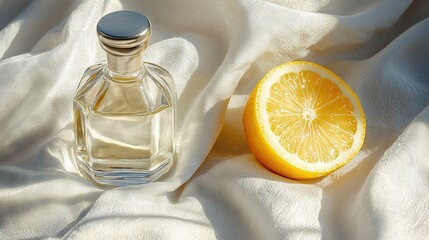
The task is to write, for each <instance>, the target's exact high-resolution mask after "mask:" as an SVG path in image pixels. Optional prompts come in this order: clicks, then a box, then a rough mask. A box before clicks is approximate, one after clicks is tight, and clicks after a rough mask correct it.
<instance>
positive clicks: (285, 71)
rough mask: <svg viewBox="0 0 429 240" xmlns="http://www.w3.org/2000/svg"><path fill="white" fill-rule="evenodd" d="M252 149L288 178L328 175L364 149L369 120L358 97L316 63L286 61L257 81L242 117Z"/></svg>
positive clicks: (267, 165) (261, 158)
mask: <svg viewBox="0 0 429 240" xmlns="http://www.w3.org/2000/svg"><path fill="white" fill-rule="evenodd" d="M243 124H244V130H245V133H246V137H247V141H248V144H249V147H250V149H251V150H252V152H253V153H254V155H255V157H256V158H257V159H258V161H260V162H261V163H262V164H263V165H264V166H266V167H267V168H268V169H270V170H272V171H273V172H276V173H278V174H280V175H283V176H285V177H290V178H294V179H308V178H316V177H320V176H325V175H327V174H329V173H330V172H332V171H334V170H336V169H338V168H339V167H341V166H343V165H344V164H346V163H347V162H349V161H350V160H351V159H352V158H353V157H354V156H355V155H356V154H357V153H358V152H359V150H360V148H361V147H362V144H363V141H364V138H365V130H366V121H365V115H364V112H363V109H362V106H361V104H360V102H359V98H358V97H357V95H356V94H355V93H354V92H353V90H352V89H351V88H350V87H349V86H348V85H347V84H346V83H345V82H344V81H343V80H342V79H341V78H340V77H339V76H337V75H336V74H335V73H333V72H332V71H330V70H329V69H327V68H324V67H322V66H320V65H318V64H316V63H312V62H306V61H294V62H287V63H284V64H282V65H280V66H278V67H275V68H273V69H272V70H271V71H270V72H268V74H267V75H265V77H264V78H263V79H262V80H261V81H260V82H259V83H258V85H257V86H256V87H255V89H254V90H253V92H252V93H251V95H250V97H249V100H248V101H247V105H246V108H245V110H244V115H243Z"/></svg>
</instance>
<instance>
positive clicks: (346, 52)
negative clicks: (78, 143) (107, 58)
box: [0, 0, 429, 239]
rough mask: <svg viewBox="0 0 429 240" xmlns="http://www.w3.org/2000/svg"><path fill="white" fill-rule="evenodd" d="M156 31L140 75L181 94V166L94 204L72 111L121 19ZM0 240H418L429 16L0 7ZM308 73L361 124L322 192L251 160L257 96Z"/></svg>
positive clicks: (334, 2)
mask: <svg viewBox="0 0 429 240" xmlns="http://www.w3.org/2000/svg"><path fill="white" fill-rule="evenodd" d="M122 9H128V10H134V11H139V12H141V13H143V14H145V15H146V16H148V17H149V18H150V20H151V21H152V24H153V37H152V39H151V45H150V47H149V48H148V49H147V50H146V52H145V54H144V60H145V61H148V62H154V63H157V64H160V65H161V66H164V67H165V68H166V69H167V70H168V71H169V72H170V73H171V74H172V75H173V76H174V78H175V84H176V88H177V91H178V110H179V111H178V112H179V114H178V126H179V128H178V131H177V137H178V138H177V141H178V158H177V161H176V163H175V164H174V166H173V168H172V170H171V171H170V172H169V174H168V175H167V176H166V177H164V178H163V179H161V181H160V182H157V183H153V184H147V185H139V186H130V187H123V188H116V189H112V190H108V191H103V190H100V189H97V188H96V187H94V186H92V185H91V184H89V183H88V182H86V181H85V180H84V179H83V178H81V177H80V176H79V175H78V172H77V170H76V168H75V166H74V159H75V157H74V152H73V141H74V136H73V123H72V122H73V115H72V99H73V95H74V92H75V89H76V87H77V85H78V83H79V80H80V77H81V76H82V74H83V72H84V70H85V69H86V68H87V67H88V66H89V65H91V64H94V63H96V62H98V61H100V60H102V59H103V58H104V52H103V50H102V49H101V47H100V46H99V44H98V41H97V36H96V30H95V26H96V24H97V22H98V20H99V19H100V18H101V17H102V16H103V15H105V14H107V13H109V12H112V11H116V10H122ZM0 29H1V30H0V239H22V238H70V239H428V237H429V145H428V144H429V108H427V106H428V105H429V2H428V1H424V0H420V1H414V2H412V1H409V0H397V1H396V0H361V1H358V0H306V1H300V0H271V1H256V0H219V1H197V0H183V1H166V0H157V1H155V0H152V1H137V0H130V1H125V0H124V1H120V0H111V1H100V0H96V1H67V0H58V1H49V0H34V1H28V0H16V1H13V0H2V1H0ZM296 59H304V60H308V61H314V62H317V63H319V64H322V65H324V66H326V67H328V68H330V69H332V70H333V71H334V72H336V73H337V74H338V75H340V76H341V77H342V78H343V79H344V80H345V81H346V82H347V83H348V84H349V85H350V86H351V87H352V88H353V89H354V90H355V91H356V93H357V94H358V95H359V98H360V99H361V102H362V105H363V108H364V110H365V113H366V119H367V125H368V126H367V136H366V139H365V143H364V146H363V148H362V150H361V151H360V153H359V154H358V155H357V156H356V157H355V158H354V159H353V160H352V161H351V162H350V163H349V164H347V165H346V166H344V167H342V168H340V169H339V170H337V171H335V172H334V173H332V174H330V175H328V176H327V177H324V178H319V179H315V180H307V181H296V180H291V179H287V178H283V177H281V176H278V175H276V174H274V173H272V172H270V171H269V170H267V169H266V168H264V167H263V166H262V165H261V164H259V163H258V162H257V160H256V159H255V158H254V156H253V155H252V154H251V152H250V150H249V148H248V146H247V143H246V139H245V135H244V131H243V126H242V121H241V118H242V114H243V108H244V105H245V103H246V101H247V98H248V95H249V93H250V91H251V90H252V89H253V87H254V86H255V85H256V83H257V82H258V81H259V80H260V79H261V78H262V77H263V76H264V75H265V74H266V73H267V72H268V71H269V70H270V69H271V68H272V67H275V66H277V65H279V64H281V63H283V62H286V61H291V60H296Z"/></svg>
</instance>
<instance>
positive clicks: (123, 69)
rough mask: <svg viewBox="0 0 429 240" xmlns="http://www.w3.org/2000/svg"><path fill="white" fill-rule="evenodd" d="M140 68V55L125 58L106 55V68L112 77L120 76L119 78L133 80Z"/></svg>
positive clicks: (141, 63) (141, 64) (141, 62)
mask: <svg viewBox="0 0 429 240" xmlns="http://www.w3.org/2000/svg"><path fill="white" fill-rule="evenodd" d="M142 66H143V61H142V58H141V53H137V54H135V55H127V56H119V55H113V54H111V53H107V67H108V69H109V71H110V72H111V73H112V75H116V76H120V77H121V78H134V77H137V76H138V75H139V74H140V73H141V70H142Z"/></svg>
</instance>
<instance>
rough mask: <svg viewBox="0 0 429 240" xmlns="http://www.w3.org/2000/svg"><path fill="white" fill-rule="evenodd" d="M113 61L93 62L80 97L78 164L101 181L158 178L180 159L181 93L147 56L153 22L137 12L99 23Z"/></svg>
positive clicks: (91, 177)
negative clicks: (177, 138)
mask: <svg viewBox="0 0 429 240" xmlns="http://www.w3.org/2000/svg"><path fill="white" fill-rule="evenodd" d="M97 33H98V38H99V41H100V44H101V46H102V48H103V49H104V50H105V51H106V52H107V64H106V62H101V63H99V64H95V65H93V66H91V67H89V68H88V69H87V70H86V72H85V73H84V75H83V77H82V80H81V81H80V83H79V86H78V88H77V91H76V94H75V97H74V101H73V108H74V121H75V137H76V154H77V166H78V168H79V170H80V172H81V173H82V175H84V176H85V177H86V178H87V179H88V180H89V181H91V182H93V183H94V184H96V185H101V186H124V185H130V184H142V183H148V182H152V181H154V180H156V179H158V178H159V177H160V176H161V175H163V174H164V173H166V172H167V171H168V170H169V169H170V167H171V165H172V163H173V159H174V151H175V146H174V145H175V142H174V131H175V114H176V106H175V104H176V92H175V88H174V82H173V79H172V77H171V75H170V74H169V73H168V72H167V71H166V70H165V69H163V68H161V67H160V66H157V65H155V64H152V63H146V62H143V61H142V57H141V55H142V52H143V50H144V49H145V48H146V47H147V44H148V41H149V38H150V35H151V24H150V21H149V20H148V19H147V18H146V17H145V16H144V15H142V14H140V13H137V12H133V11H119V12H113V13H110V14H107V15H106V16H104V17H103V18H101V19H100V21H99V22H98V24H97Z"/></svg>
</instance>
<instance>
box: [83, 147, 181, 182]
mask: <svg viewBox="0 0 429 240" xmlns="http://www.w3.org/2000/svg"><path fill="white" fill-rule="evenodd" d="M77 159H78V161H77V163H78V168H79V170H80V172H81V174H82V175H83V176H84V177H85V178H86V179H87V180H88V181H90V182H92V183H93V184H95V185H97V186H99V187H104V188H109V187H122V186H127V185H138V184H146V183H150V182H154V181H156V180H157V179H158V178H160V177H161V176H162V175H164V174H165V173H167V172H168V170H169V169H170V168H171V166H172V163H173V159H172V155H170V156H169V157H167V156H165V157H162V159H158V162H159V164H157V166H156V167H154V168H152V169H150V170H148V169H147V167H145V166H144V164H142V166H140V167H139V166H138V164H133V166H132V167H124V166H121V167H117V166H115V165H118V164H117V163H118V162H120V161H125V162H126V161H127V160H118V159H115V160H103V162H102V163H100V161H97V163H96V164H94V165H96V167H91V166H90V164H89V163H88V162H89V161H88V156H87V155H86V154H82V153H80V154H78V158H77ZM131 161H133V162H135V159H133V160H131ZM124 165H125V164H124Z"/></svg>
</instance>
